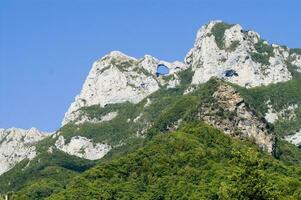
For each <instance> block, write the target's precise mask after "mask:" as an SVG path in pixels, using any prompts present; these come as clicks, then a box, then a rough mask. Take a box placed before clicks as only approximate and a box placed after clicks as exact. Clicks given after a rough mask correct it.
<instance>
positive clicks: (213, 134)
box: [0, 21, 301, 200]
mask: <svg viewBox="0 0 301 200" xmlns="http://www.w3.org/2000/svg"><path fill="white" fill-rule="evenodd" d="M300 90H301V50H299V49H289V48H288V47H285V46H280V45H274V44H273V45H270V44H268V42H267V41H264V40H263V39H261V38H260V36H259V34H258V33H256V32H254V31H245V30H243V29H242V27H241V26H240V25H231V24H227V23H224V22H222V21H212V22H210V23H209V24H208V25H205V26H203V27H202V28H201V29H200V30H199V31H198V34H197V38H196V41H195V44H194V46H193V48H192V49H191V50H190V51H189V53H188V54H187V55H186V57H185V59H184V62H179V61H175V62H171V63H170V62H166V61H162V60H159V59H157V58H154V57H152V56H150V55H146V56H144V57H143V58H140V59H136V58H133V57H130V56H128V55H125V54H123V53H121V52H118V51H113V52H111V53H109V54H108V55H105V56H104V57H102V58H100V59H99V60H97V61H96V62H95V63H94V64H93V66H92V69H91V71H90V72H89V75H88V76H87V79H86V80H85V82H84V85H83V87H82V90H81V91H80V94H79V95H78V96H76V98H75V101H74V102H73V103H72V104H71V105H70V107H69V109H68V111H67V112H66V114H65V117H64V119H63V120H62V127H61V128H60V129H59V130H57V131H56V132H55V133H53V134H51V135H50V136H48V137H46V136H44V135H43V138H41V139H39V140H37V142H35V143H32V146H31V147H30V148H32V149H34V156H30V155H31V154H30V155H29V154H28V155H26V156H23V157H20V158H19V157H18V159H15V160H14V162H13V164H9V165H8V166H10V167H9V168H6V170H5V171H7V170H9V169H10V170H9V171H7V172H6V173H3V174H2V175H1V176H0V194H9V197H10V198H13V199H22V200H23V199H45V198H48V197H49V198H50V199H60V198H61V199H93V198H96V199H97V198H98V197H99V196H98V195H103V196H102V197H103V198H104V199H108V198H113V199H114V198H115V199H120V198H121V197H122V198H125V199H126V198H130V197H133V198H134V197H137V198H146V199H150V198H153V197H151V196H150V195H151V193H153V192H154V193H157V192H158V193H160V194H158V196H157V197H158V198H161V199H162V198H163V197H164V198H167V196H166V195H167V193H170V191H169V189H170V187H171V186H172V184H173V183H174V184H179V185H175V188H177V187H180V186H181V185H182V184H180V183H182V182H183V181H184V182H185V181H187V180H188V179H186V178H188V177H187V176H194V175H193V174H195V173H194V172H197V173H198V174H199V173H201V174H200V175H198V180H200V181H201V182H198V183H196V182H193V183H192V185H190V186H191V190H188V188H186V187H184V186H183V187H184V188H186V189H187V191H183V192H185V194H184V193H182V194H177V195H180V196H178V197H179V198H180V197H181V195H182V197H183V195H184V196H185V195H187V194H189V193H190V192H191V193H193V194H194V195H196V197H197V196H199V193H197V192H196V190H195V188H199V187H200V183H202V184H201V185H204V184H205V185H206V186H203V188H201V189H200V191H199V192H200V193H203V192H204V191H205V190H208V191H209V192H208V194H206V195H209V196H206V195H205V193H203V194H204V195H205V196H204V197H203V198H205V199H208V198H209V199H214V198H215V199H216V198H224V199H231V198H232V199H235V198H236V199H240V198H239V196H237V195H243V194H244V193H245V192H246V193H248V188H253V189H254V190H253V191H252V190H250V191H249V192H250V193H248V195H250V196H248V198H249V199H252V198H251V197H252V195H258V196H255V197H256V198H259V199H268V198H267V196H269V195H271V196H273V197H275V198H274V199H277V198H278V197H279V196H283V195H287V197H288V198H287V199H296V198H295V197H298V198H299V196H300V193H298V190H297V189H296V188H298V187H299V186H300V181H301V180H300V164H301V152H300V149H298V148H297V147H296V146H298V145H299V144H300V138H301V137H300V131H301V93H300ZM37 138H38V137H37ZM14 140H16V141H18V140H17V139H15V138H14V137H13V138H12V139H11V141H14ZM9 141H10V140H9ZM23 141H24V140H23V139H21V140H20V142H19V143H20V144H18V145H19V146H20V145H21V146H22V145H24V146H26V145H25V142H23ZM287 141H289V142H292V143H293V144H295V145H296V146H295V145H292V144H290V143H288V142H287ZM14 143H15V142H14ZM182 143H183V144H182ZM0 144H1V146H0V149H1V148H2V143H0ZM3 147H4V148H5V149H6V147H5V146H3ZM186 147H187V149H186ZM190 147H191V148H190ZM198 148H200V149H198ZM22 149H24V148H23V147H22ZM165 149H167V150H168V149H169V150H168V151H167V150H166V151H165ZM173 149H174V150H173ZM161 150H162V151H161ZM198 150H200V151H198ZM9 152H10V153H11V155H14V152H13V151H12V150H10V151H9ZM22 152H24V151H23V150H22ZM144 152H145V153H144ZM152 154H153V156H154V157H152ZM172 155H174V156H175V157H174V158H172ZM184 155H185V156H184ZM194 155H195V157H196V158H194ZM156 156H158V157H156ZM182 156H183V157H182ZM136 158H137V159H136ZM138 158H139V159H138ZM148 158H150V160H149V164H147V165H146V166H145V168H140V167H141V166H142V167H143V163H144V162H145V161H147V160H148ZM170 159H171V160H170ZM193 159H196V160H193ZM165 161H166V162H165ZM218 162H220V163H219V164H218ZM3 163H4V164H6V163H8V162H7V161H6V160H5V161H3ZM166 163H168V164H166ZM185 163H186V164H185ZM196 163H204V164H205V165H204V166H203V167H202V166H200V165H199V164H198V165H195V164H196ZM119 165H121V166H122V165H125V166H126V167H125V168H122V167H121V166H120V167H119ZM191 165H192V166H191ZM152 166H153V167H156V166H158V169H156V168H153V167H152ZM169 166H177V167H176V170H175V172H173V171H171V169H173V168H171V169H167V168H169ZM205 166H206V167H205ZM189 167H191V169H190V168H189ZM188 168H189V169H188ZM142 169H145V170H146V172H145V173H142V172H141V170H142ZM107 170H109V171H107ZM181 170H183V171H181ZM187 170H188V171H187ZM189 170H191V171H189ZM273 170H274V171H273ZM127 171H129V173H127ZM3 172H4V171H3ZM155 172H156V173H155ZM157 172H158V174H157ZM159 172H162V173H163V174H160V173H159ZM181 172H182V173H183V178H184V177H185V179H181V178H182V177H181ZM222 172H229V173H228V174H222ZM272 172H273V173H272ZM106 173H108V176H107V175H106ZM141 173H142V175H143V176H142V177H145V178H146V180H144V179H143V180H140V179H139V178H137V176H139V174H140V175H141ZM190 173H192V174H190ZM202 173H203V174H202ZM236 174H239V175H240V176H238V175H237V176H236ZM249 175H250V176H249ZM253 175H254V176H258V179H254V180H253V179H252V176H253ZM245 176H246V177H247V178H246V180H245V182H244V178H243V177H245ZM74 177H77V178H74ZM116 177H123V178H122V179H120V178H116ZM135 177H136V178H135ZM147 177H151V179H148V178H147ZM160 177H163V178H162V179H161V178H160ZM165 180H166V184H167V183H168V184H167V185H164V181H165ZM172 180H175V181H174V182H173V181H172ZM231 180H239V181H241V182H242V183H244V184H245V185H243V186H244V187H245V189H243V188H242V189H241V190H240V187H239V185H237V184H235V181H234V182H233V181H231ZM102 181H103V182H104V183H106V184H104V183H102ZM157 181H158V182H157ZM178 181H180V182H178ZM181 181H182V182H181ZM157 183H158V184H157ZM257 183H258V184H257ZM162 184H163V185H162ZM252 184H254V185H252ZM272 185H274V187H272ZM292 185H293V186H292ZM98 186H101V188H99V187H98ZM122 186H124V187H125V189H124V190H123V189H122ZM261 186H262V187H264V189H262V190H261V189H260V188H261ZM95 187H96V188H95ZM164 187H167V188H165V189H166V190H163V191H162V190H161V189H163V188H164ZM160 188H161V189H160ZM210 188H211V189H210ZM219 188H220V190H219ZM231 188H232V189H231ZM233 188H234V189H233ZM280 188H285V189H283V190H281V191H279V190H280ZM127 189H129V190H128V193H127V194H128V195H129V196H126V194H125V193H123V192H125V191H127ZM92 190H93V191H92ZM119 190H121V193H120V192H119ZM192 190H193V191H192ZM179 191H182V190H179ZM161 193H162V195H161ZM214 193H215V194H216V195H215V196H214ZM217 193H218V194H217ZM255 193H257V194H255ZM113 194H114V195H115V194H116V195H115V196H114V195H113ZM52 195H53V196H52ZM81 195H82V196H81ZM89 195H91V196H89ZM95 195H96V196H95ZM119 195H121V196H119ZM132 195H134V196H132ZM135 195H137V196H135ZM160 195H161V196H160ZM218 195H220V196H218ZM227 195H230V196H227ZM231 195H233V196H231ZM0 196H1V195H0ZM97 196H98V197H97ZM175 197H176V196H170V197H168V198H172V199H173V198H175ZM255 197H254V198H255ZM276 197H277V198H276ZM248 198H246V199H248ZM254 198H253V199H254Z"/></svg>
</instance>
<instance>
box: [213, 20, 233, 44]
mask: <svg viewBox="0 0 301 200" xmlns="http://www.w3.org/2000/svg"><path fill="white" fill-rule="evenodd" d="M232 26H233V25H231V24H227V23H224V22H220V23H216V24H215V25H214V26H213V27H212V29H211V33H212V34H213V35H214V37H215V42H216V44H217V46H218V48H220V49H224V48H225V43H224V36H225V31H226V30H227V29H229V28H231V27H232Z"/></svg>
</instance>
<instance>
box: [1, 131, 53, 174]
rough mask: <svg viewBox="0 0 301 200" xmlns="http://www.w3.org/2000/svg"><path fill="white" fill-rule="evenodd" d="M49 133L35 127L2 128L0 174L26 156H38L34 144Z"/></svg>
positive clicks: (31, 157)
mask: <svg viewBox="0 0 301 200" xmlns="http://www.w3.org/2000/svg"><path fill="white" fill-rule="evenodd" d="M48 135H49V134H47V133H42V132H40V131H39V130H37V129H35V128H32V129H29V130H23V129H17V128H11V129H0V175H1V174H3V173H5V172H6V171H8V170H9V169H11V168H12V167H14V166H15V165H16V164H17V163H19V162H21V161H22V160H23V159H25V158H28V159H33V158H34V157H35V156H36V147H35V146H34V145H35V144H36V143H37V142H38V141H40V140H42V139H44V138H45V137H47V136H48Z"/></svg>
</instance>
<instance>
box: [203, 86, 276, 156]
mask: <svg viewBox="0 0 301 200" xmlns="http://www.w3.org/2000/svg"><path fill="white" fill-rule="evenodd" d="M212 97H213V100H212V102H207V103H204V104H203V105H202V106H201V107H200V109H199V113H198V115H199V116H198V117H199V118H200V119H202V120H204V121H205V122H207V123H209V124H211V125H212V126H214V127H216V128H218V129H220V130H222V131H223V132H225V133H226V134H229V135H231V136H233V137H238V138H248V139H251V140H253V141H254V142H255V143H256V144H257V145H258V146H259V147H261V148H262V149H264V150H266V151H268V152H269V153H273V152H274V147H275V140H274V136H273V135H272V134H271V133H270V132H269V128H268V124H267V123H266V121H265V120H263V119H260V118H258V117H257V116H256V114H255V112H254V111H252V109H251V108H250V107H249V106H248V105H247V104H246V103H245V102H244V100H243V98H242V97H241V96H240V94H239V93H238V92H237V91H236V90H235V89H234V88H233V87H231V86H230V85H227V84H226V83H223V82H221V83H220V85H219V86H218V88H217V90H216V91H215V92H214V94H213V96H212Z"/></svg>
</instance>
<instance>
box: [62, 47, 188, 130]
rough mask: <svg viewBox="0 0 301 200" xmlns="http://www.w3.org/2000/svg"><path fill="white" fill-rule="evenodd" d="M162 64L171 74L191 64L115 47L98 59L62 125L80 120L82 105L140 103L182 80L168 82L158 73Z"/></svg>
mask: <svg viewBox="0 0 301 200" xmlns="http://www.w3.org/2000/svg"><path fill="white" fill-rule="evenodd" d="M159 64H164V65H165V66H166V67H168V68H169V70H170V72H169V75H173V74H175V72H178V71H181V70H185V69H187V66H186V65H185V64H183V63H180V62H174V63H168V62H165V61H160V60H158V59H156V58H154V57H151V56H148V55H146V56H145V57H144V58H142V59H139V60H138V59H136V58H133V57H130V56H127V55H125V54H122V53H121V52H118V51H113V52H111V53H110V54H108V55H106V56H104V57H103V58H101V59H100V60H98V61H96V62H95V63H94V64H93V67H92V69H91V71H90V73H89V75H88V77H87V79H86V81H85V83H84V85H83V88H82V90H81V92H80V94H79V96H77V97H76V99H75V102H74V103H72V104H71V106H70V108H69V109H68V111H67V113H66V114H65V118H64V119H63V122H62V125H65V124H67V123H68V122H70V121H74V120H76V119H77V117H78V115H79V114H78V112H76V111H77V110H78V109H79V108H81V107H87V106H92V105H100V106H101V107H104V106H105V105H107V104H116V103H123V102H126V101H128V102H131V103H138V102H140V101H141V100H142V99H144V98H145V97H146V96H148V95H150V94H152V93H153V92H155V91H157V90H158V89H159V88H160V85H164V84H167V85H168V87H174V86H175V85H177V84H179V81H178V78H177V77H176V76H173V77H170V80H169V81H168V82H167V83H165V82H164V80H163V79H159V78H158V77H156V69H157V66H158V65H159Z"/></svg>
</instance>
